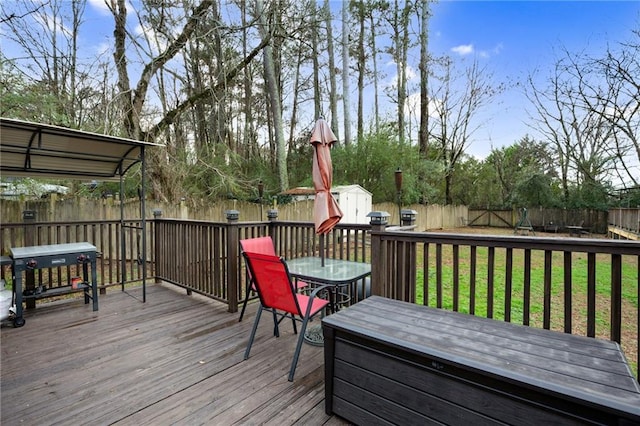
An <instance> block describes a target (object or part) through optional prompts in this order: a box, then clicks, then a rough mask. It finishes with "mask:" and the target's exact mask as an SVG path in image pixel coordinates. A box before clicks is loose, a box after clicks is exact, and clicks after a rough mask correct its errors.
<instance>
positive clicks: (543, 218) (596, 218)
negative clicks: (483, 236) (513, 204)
mask: <svg viewBox="0 0 640 426" xmlns="http://www.w3.org/2000/svg"><path fill="white" fill-rule="evenodd" d="M523 215H524V211H523V209H510V210H495V209H469V216H468V221H467V224H468V225H471V226H489V227H497V228H514V227H515V226H516V225H517V224H518V223H519V222H520V221H521V219H522V218H523ZM526 217H527V220H528V221H529V222H530V223H531V226H532V227H533V228H534V229H535V230H540V231H542V230H545V226H546V227H547V229H548V227H549V225H555V227H557V228H554V229H556V230H557V232H564V231H565V230H566V227H567V226H579V225H582V226H583V227H585V228H588V229H589V230H590V231H591V232H593V233H599V234H606V232H607V217H608V212H607V211H602V210H590V209H543V208H530V209H526Z"/></svg>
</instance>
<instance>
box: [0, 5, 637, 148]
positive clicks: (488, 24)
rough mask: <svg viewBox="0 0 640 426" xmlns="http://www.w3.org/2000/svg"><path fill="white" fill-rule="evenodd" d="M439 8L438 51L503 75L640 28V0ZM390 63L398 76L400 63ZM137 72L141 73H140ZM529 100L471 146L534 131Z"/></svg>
mask: <svg viewBox="0 0 640 426" xmlns="http://www.w3.org/2000/svg"><path fill="white" fill-rule="evenodd" d="M0 1H1V0H0ZM8 1H12V0H8ZM318 1H319V2H320V3H322V2H323V0H318ZM133 3H134V4H135V3H136V2H135V1H134V2H133ZM340 5H341V3H340V2H337V1H335V2H332V8H333V9H334V12H336V14H337V16H336V21H334V25H335V31H334V36H336V37H338V36H339V30H340V22H339V19H340ZM432 14H433V15H432V18H431V21H430V41H429V48H430V50H431V53H432V55H436V56H437V55H443V54H447V55H451V56H452V57H454V58H457V57H460V58H461V57H467V58H468V57H471V56H477V58H478V59H479V61H480V63H481V65H486V66H487V68H488V69H489V70H492V71H493V72H494V76H495V81H496V82H507V81H510V82H515V81H524V80H525V79H526V78H527V76H528V75H529V74H530V73H535V75H536V77H538V78H544V77H545V76H547V75H548V73H549V72H550V71H551V69H552V67H553V64H554V63H555V62H556V61H557V59H558V58H559V57H561V56H562V52H561V50H562V48H566V49H567V50H569V51H570V52H580V51H585V52H587V53H590V54H591V55H594V56H597V55H600V54H602V53H603V52H604V51H605V49H606V46H607V44H610V45H611V46H615V45H616V44H617V43H619V42H621V41H625V40H630V39H631V32H632V30H633V29H634V28H640V1H449V0H442V1H440V2H437V3H434V4H433V5H432ZM131 16H133V15H131ZM85 19H86V20H85V24H84V25H85V27H84V29H83V30H82V32H81V36H82V38H81V40H80V43H81V46H82V49H81V55H82V56H84V59H86V58H91V57H93V58H95V57H96V56H97V55H99V54H102V55H107V57H108V56H110V54H111V53H110V51H108V50H107V48H109V49H110V48H111V47H112V46H113V41H112V37H113V18H112V17H111V16H110V14H109V12H107V11H106V10H105V5H104V0H89V5H88V7H87V10H86V15H85ZM131 19H132V21H131V22H130V25H132V26H133V27H135V25H136V22H134V20H133V18H131ZM87 28H90V30H89V31H87ZM0 38H2V33H1V32H0ZM11 47H12V46H11V45H10V43H6V40H4V41H3V43H2V48H3V49H4V50H5V53H7V55H8V56H14V55H12V54H11V53H13V52H11V50H12V49H11ZM410 61H411V64H410V66H411V67H413V68H414V70H415V69H417V64H418V58H417V57H413V58H412V59H411V60H410ZM387 65H388V68H387V69H386V71H387V73H388V77H389V79H390V80H391V79H393V73H394V72H395V65H393V64H387ZM132 78H133V79H134V80H135V81H137V76H134V75H132ZM413 83H414V84H415V81H414V82H413ZM355 88H356V86H355V83H354V84H352V91H353V92H354V93H353V94H352V97H351V102H352V103H353V109H354V112H353V113H352V119H355V116H356V115H355V102H356V97H355V96H356V95H355ZM527 103H528V101H527V99H526V98H525V96H524V94H523V92H522V90H521V89H517V88H516V89H511V90H508V91H507V92H505V93H504V94H503V95H502V96H500V98H499V99H497V100H496V102H494V103H493V104H492V106H491V108H489V109H488V110H486V111H483V114H482V117H481V119H482V122H483V123H485V124H483V127H482V129H480V130H478V131H477V132H476V133H475V134H474V142H473V144H472V145H471V146H470V148H469V149H468V151H467V152H468V153H469V154H472V155H475V156H477V157H480V158H483V157H485V156H486V155H487V154H489V152H490V150H491V148H492V147H501V146H505V145H511V144H513V143H515V142H516V141H518V140H520V139H521V138H522V137H524V136H525V134H530V135H532V136H534V137H535V136H536V135H535V132H534V131H533V130H532V129H531V128H530V127H528V126H527V125H526V124H525V123H526V122H527V121H530V120H529V117H528V114H527V111H526V108H528V105H527ZM371 104H372V103H371ZM392 107H395V106H392ZM312 118H313V117H312ZM309 123H312V120H310V121H309Z"/></svg>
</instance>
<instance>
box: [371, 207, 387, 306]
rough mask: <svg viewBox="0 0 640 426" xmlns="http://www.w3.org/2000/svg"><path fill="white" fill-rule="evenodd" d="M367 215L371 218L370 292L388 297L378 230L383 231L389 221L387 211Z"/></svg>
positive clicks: (385, 265)
mask: <svg viewBox="0 0 640 426" xmlns="http://www.w3.org/2000/svg"><path fill="white" fill-rule="evenodd" d="M367 217H369V218H371V219H370V221H369V223H370V224H371V294H372V295H376V296H384V297H388V291H387V290H388V289H387V288H385V277H386V268H387V264H386V262H385V261H384V259H385V258H384V255H383V253H382V250H383V245H382V238H381V236H380V232H384V230H385V228H386V227H387V224H388V223H389V213H387V212H371V213H369V214H368V215H367Z"/></svg>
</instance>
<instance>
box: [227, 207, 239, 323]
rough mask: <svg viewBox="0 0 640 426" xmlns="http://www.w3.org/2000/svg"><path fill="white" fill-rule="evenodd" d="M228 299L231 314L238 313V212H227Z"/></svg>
mask: <svg viewBox="0 0 640 426" xmlns="http://www.w3.org/2000/svg"><path fill="white" fill-rule="evenodd" d="M225 215H226V217H227V223H228V224H229V226H227V299H228V303H229V312H231V313H233V312H238V269H239V263H240V241H239V237H238V219H239V217H240V212H238V210H227V211H226V212H225Z"/></svg>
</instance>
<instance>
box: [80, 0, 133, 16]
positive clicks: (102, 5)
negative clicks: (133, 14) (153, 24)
mask: <svg viewBox="0 0 640 426" xmlns="http://www.w3.org/2000/svg"><path fill="white" fill-rule="evenodd" d="M89 5H91V7H93V9H95V10H96V11H98V12H100V14H102V15H111V11H110V10H109V6H108V5H107V2H106V1H105V0H89ZM129 6H130V5H129V4H127V10H131V9H129Z"/></svg>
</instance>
